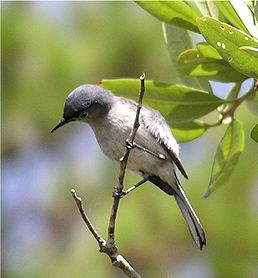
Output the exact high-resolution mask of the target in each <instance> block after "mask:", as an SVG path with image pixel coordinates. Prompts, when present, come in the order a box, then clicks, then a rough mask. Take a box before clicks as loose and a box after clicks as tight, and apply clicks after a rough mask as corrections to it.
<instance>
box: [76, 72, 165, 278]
mask: <svg viewBox="0 0 258 278" xmlns="http://www.w3.org/2000/svg"><path fill="white" fill-rule="evenodd" d="M140 81H141V88H140V93H139V99H138V106H137V110H136V116H135V121H134V125H133V128H132V131H131V133H130V136H129V138H128V139H127V140H126V141H127V143H128V144H126V147H125V152H124V154H123V156H122V157H121V159H120V174H119V178H118V182H117V185H116V187H115V192H114V194H113V196H114V201H113V206H112V209H111V214H110V218H109V225H108V239H107V241H105V240H104V239H103V238H102V237H101V236H100V235H99V234H98V232H97V231H96V229H95V228H94V226H93V225H92V223H91V221H90V220H89V218H88V216H87V214H86V213H85V210H84V208H83V205H82V199H81V198H80V197H79V196H78V195H77V194H76V192H75V190H74V189H72V190H71V193H72V196H73V198H74V200H75V202H76V204H77V206H78V208H79V211H80V213H81V216H82V218H83V220H84V222H85V224H86V225H87V227H88V228H89V230H90V232H91V233H92V235H93V236H94V238H95V239H96V241H97V242H98V244H99V247H100V250H99V251H100V252H103V253H105V254H107V255H108V256H109V258H110V260H111V262H112V264H113V265H114V266H116V267H118V268H120V269H121V270H123V272H124V273H125V274H126V275H127V276H128V277H130V278H141V276H140V275H139V274H138V273H137V272H136V271H135V270H134V268H133V267H132V266H131V265H130V264H129V262H128V261H127V260H126V259H125V258H124V257H123V256H122V255H121V254H119V253H118V250H117V247H116V243H115V235H114V233H115V222H116V216H117V210H118V206H119V201H120V198H121V196H123V194H122V193H123V183H124V176H125V170H126V166H127V161H128V158H129V154H130V151H131V149H132V147H131V146H134V139H135V136H136V133H137V130H138V128H139V126H140V122H139V116H140V111H141V108H142V99H143V96H144V92H145V83H144V82H145V74H144V73H143V74H142V75H141V77H140ZM145 151H147V150H145ZM159 158H160V159H164V158H163V157H161V156H160V157H159ZM142 183H143V181H142V182H140V183H139V185H140V184H142ZM139 185H138V184H137V185H135V187H138V186H139ZM129 191H131V190H130V188H129Z"/></svg>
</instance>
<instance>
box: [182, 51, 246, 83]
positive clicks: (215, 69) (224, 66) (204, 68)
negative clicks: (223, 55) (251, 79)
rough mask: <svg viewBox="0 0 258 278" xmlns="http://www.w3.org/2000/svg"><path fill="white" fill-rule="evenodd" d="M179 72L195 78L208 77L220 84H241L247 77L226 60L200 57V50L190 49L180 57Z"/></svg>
mask: <svg viewBox="0 0 258 278" xmlns="http://www.w3.org/2000/svg"><path fill="white" fill-rule="evenodd" d="M178 70H179V71H180V72H181V73H182V74H187V75H189V76H194V77H197V76H198V77H201V76H202V77H207V78H209V79H210V80H215V81H220V82H239V81H243V80H244V79H246V76H245V75H243V74H241V73H239V72H237V71H235V70H234V69H233V68H232V67H230V66H229V65H228V63H227V62H225V61H224V60H222V59H221V60H218V59H210V58H204V57H200V54H199V52H198V50H196V49H189V50H186V51H184V52H183V53H181V54H180V56H179V57H178Z"/></svg>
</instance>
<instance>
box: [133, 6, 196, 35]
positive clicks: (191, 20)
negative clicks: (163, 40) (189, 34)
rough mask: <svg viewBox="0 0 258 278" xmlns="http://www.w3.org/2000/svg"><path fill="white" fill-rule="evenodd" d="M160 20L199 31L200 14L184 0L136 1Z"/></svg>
mask: <svg viewBox="0 0 258 278" xmlns="http://www.w3.org/2000/svg"><path fill="white" fill-rule="evenodd" d="M135 2H136V3H137V4H138V5H139V6H141V7H142V8H143V9H144V10H146V11H147V12H149V13H150V14H151V15H153V16H155V17H156V18H158V19H159V20H161V21H163V22H166V23H169V24H173V25H176V26H178V27H182V28H184V29H188V30H190V31H193V32H196V33H199V29H198V28H197V25H196V18H197V17H198V16H200V15H201V14H198V13H197V12H196V11H195V10H194V9H192V8H191V7H190V6H189V5H188V4H187V3H186V2H184V1H135Z"/></svg>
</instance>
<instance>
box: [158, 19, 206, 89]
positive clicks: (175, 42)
mask: <svg viewBox="0 0 258 278" xmlns="http://www.w3.org/2000/svg"><path fill="white" fill-rule="evenodd" d="M162 28H163V34H164V39H165V42H166V44H167V48H168V52H169V55H170V60H171V63H172V69H173V74H172V77H171V82H173V83H179V84H183V85H186V86H191V87H194V88H200V89H203V90H206V91H209V92H210V91H211V88H210V85H209V82H208V81H207V80H199V79H198V78H193V77H189V76H186V75H182V74H179V73H178V68H177V67H178V64H177V57H178V55H179V54H180V53H181V52H182V51H184V50H186V49H189V48H192V47H193V44H192V39H191V37H190V35H189V32H188V31H187V30H184V29H182V28H179V27H177V26H173V25H170V24H167V23H163V24H162Z"/></svg>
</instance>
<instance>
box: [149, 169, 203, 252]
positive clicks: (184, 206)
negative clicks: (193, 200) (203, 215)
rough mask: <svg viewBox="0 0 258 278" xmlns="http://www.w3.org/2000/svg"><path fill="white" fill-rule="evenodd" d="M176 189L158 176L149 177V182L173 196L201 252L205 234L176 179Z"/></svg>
mask: <svg viewBox="0 0 258 278" xmlns="http://www.w3.org/2000/svg"><path fill="white" fill-rule="evenodd" d="M175 178H176V181H177V186H176V187H177V189H176V191H175V190H174V189H173V188H172V186H171V185H169V184H168V183H166V182H164V181H163V180H161V178H160V177H158V176H150V177H149V181H150V182H152V183H153V184H155V185H156V186H158V187H159V188H160V189H161V190H163V191H164V192H166V193H167V194H169V195H174V197H175V199H176V202H177V204H178V206H179V208H180V210H181V212H182V214H183V216H184V219H185V221H186V223H187V225H188V228H189V230H190V233H191V235H192V238H193V239H194V241H195V242H196V244H197V246H198V247H199V248H200V249H201V250H202V247H203V245H206V239H205V233H204V231H203V228H202V225H201V223H200V221H199V219H198V217H197V216H196V214H195V212H194V210H193V208H192V206H191V205H190V203H189V201H188V199H187V197H186V195H185V193H184V191H183V189H182V188H181V185H180V183H179V180H178V179H177V177H176V174H175Z"/></svg>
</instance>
